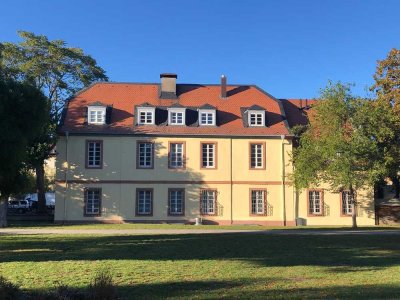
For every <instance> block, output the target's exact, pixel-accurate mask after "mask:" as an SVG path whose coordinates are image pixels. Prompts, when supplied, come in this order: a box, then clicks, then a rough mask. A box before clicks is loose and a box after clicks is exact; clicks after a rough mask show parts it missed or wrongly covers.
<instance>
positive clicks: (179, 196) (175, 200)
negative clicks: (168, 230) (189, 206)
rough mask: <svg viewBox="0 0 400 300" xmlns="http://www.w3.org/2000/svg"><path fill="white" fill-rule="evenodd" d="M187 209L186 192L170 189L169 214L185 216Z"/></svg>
mask: <svg viewBox="0 0 400 300" xmlns="http://www.w3.org/2000/svg"><path fill="white" fill-rule="evenodd" d="M184 207H185V190H184V189H169V190H168V214H169V215H174V216H175V215H184V211H185V209H184Z"/></svg>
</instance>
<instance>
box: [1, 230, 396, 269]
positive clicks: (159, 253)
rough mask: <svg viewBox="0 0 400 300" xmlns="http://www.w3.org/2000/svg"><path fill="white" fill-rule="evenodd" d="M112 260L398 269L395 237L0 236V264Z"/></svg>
mask: <svg viewBox="0 0 400 300" xmlns="http://www.w3.org/2000/svg"><path fill="white" fill-rule="evenodd" d="M115 259H123V260H155V261H164V260H237V261H247V262H249V263H253V264H257V265H260V266H306V265H310V266H329V267H338V269H337V272H341V269H340V268H343V270H344V271H351V268H356V267H366V268H373V269H379V268H382V267H386V266H397V265H400V236H398V235H394V236H390V237H387V236H380V235H368V236H361V235H357V236H349V235H342V236H304V235H301V236H296V235H285V236H275V235H263V234H247V235H246V234H234V233H231V234H218V235H213V234H204V235H190V234H188V235H154V236H81V235H68V236H65V235H64V236H62V235H25V236H0V261H1V262H23V261H27V262H28V261H29V262H40V261H64V260H86V261H94V260H115ZM333 270H334V269H333Z"/></svg>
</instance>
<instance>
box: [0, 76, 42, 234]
mask: <svg viewBox="0 0 400 300" xmlns="http://www.w3.org/2000/svg"><path fill="white" fill-rule="evenodd" d="M49 109H50V106H49V102H48V100H47V99H46V97H45V96H44V95H43V94H42V92H41V91H39V90H38V89H37V88H35V87H34V86H32V85H29V84H27V83H18V82H15V81H12V80H3V79H1V78H0V128H1V134H0V144H1V145H2V146H1V147H0V159H1V163H0V193H1V194H0V195H1V202H2V203H1V205H0V210H1V212H0V226H4V225H5V224H6V221H5V212H4V210H6V203H4V202H6V201H7V197H8V195H10V194H13V193H18V192H19V189H20V186H21V185H23V184H24V183H25V182H26V181H27V180H28V179H27V168H26V164H25V161H26V159H27V147H28V145H29V144H30V143H32V141H33V140H34V139H35V138H36V137H37V136H38V135H39V134H40V132H41V131H42V128H43V126H45V125H46V123H47V120H48V118H49Z"/></svg>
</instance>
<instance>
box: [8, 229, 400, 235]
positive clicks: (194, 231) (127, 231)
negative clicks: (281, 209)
mask: <svg viewBox="0 0 400 300" xmlns="http://www.w3.org/2000/svg"><path fill="white" fill-rule="evenodd" d="M229 233H236V234H237V233H243V234H267V235H400V229H388V230H335V229H332V230H330V229H328V230H313V229H304V230H303V229H274V230H226V229H46V228H37V229H35V228H27V229H24V228H1V229H0V235H23V234H28V235H34V234H88V235H96V234H101V235H164V234H166V235H175V234H229Z"/></svg>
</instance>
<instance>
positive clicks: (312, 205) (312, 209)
mask: <svg viewBox="0 0 400 300" xmlns="http://www.w3.org/2000/svg"><path fill="white" fill-rule="evenodd" d="M317 195H318V197H317ZM322 205H323V204H322V191H320V190H309V191H308V214H310V215H317V216H321V215H322V209H323V207H322ZM317 208H318V209H317Z"/></svg>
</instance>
